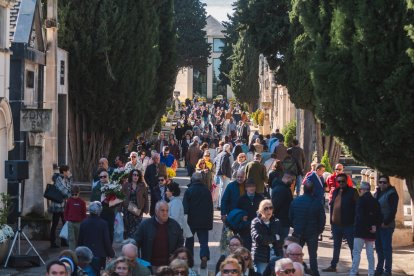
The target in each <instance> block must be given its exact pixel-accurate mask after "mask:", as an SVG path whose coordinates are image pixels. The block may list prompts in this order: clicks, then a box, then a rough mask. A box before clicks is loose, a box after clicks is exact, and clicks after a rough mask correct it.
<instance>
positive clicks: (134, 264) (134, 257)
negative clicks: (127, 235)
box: [122, 243, 151, 276]
mask: <svg viewBox="0 0 414 276" xmlns="http://www.w3.org/2000/svg"><path fill="white" fill-rule="evenodd" d="M122 256H124V257H125V258H126V259H127V260H128V264H129V266H130V267H131V268H132V273H131V274H132V276H147V275H148V276H149V275H151V271H150V270H149V269H148V268H147V267H145V266H144V265H143V264H141V262H140V261H139V259H138V247H136V246H135V245H134V244H132V243H127V244H125V245H124V246H122Z"/></svg>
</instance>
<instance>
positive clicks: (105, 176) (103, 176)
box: [99, 175, 108, 178]
mask: <svg viewBox="0 0 414 276" xmlns="http://www.w3.org/2000/svg"><path fill="white" fill-rule="evenodd" d="M107 177H108V176H107V175H100V176H99V178H107Z"/></svg>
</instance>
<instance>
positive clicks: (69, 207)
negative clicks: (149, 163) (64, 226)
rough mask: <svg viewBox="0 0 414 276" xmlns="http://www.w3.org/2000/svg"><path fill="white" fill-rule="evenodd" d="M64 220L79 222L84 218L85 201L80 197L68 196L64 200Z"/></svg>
mask: <svg viewBox="0 0 414 276" xmlns="http://www.w3.org/2000/svg"><path fill="white" fill-rule="evenodd" d="M64 217H65V221H70V222H81V221H82V220H84V219H85V218H86V203H85V201H84V200H83V199H81V198H79V197H78V198H73V197H71V198H69V199H68V200H67V201H66V207H65V213H64Z"/></svg>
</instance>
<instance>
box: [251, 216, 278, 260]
mask: <svg viewBox="0 0 414 276" xmlns="http://www.w3.org/2000/svg"><path fill="white" fill-rule="evenodd" d="M251 234H252V241H253V243H252V257H253V260H254V261H255V262H261V263H268V262H269V259H270V246H269V245H270V244H272V247H273V250H274V252H275V254H276V255H277V256H280V255H281V245H282V242H281V241H280V222H279V220H278V219H276V218H274V217H272V218H271V219H270V223H269V225H266V224H265V223H264V221H263V220H262V219H261V215H260V214H259V215H258V216H257V217H256V218H255V219H253V221H252V225H251ZM276 235H277V236H276Z"/></svg>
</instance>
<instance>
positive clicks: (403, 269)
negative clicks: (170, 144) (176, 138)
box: [0, 169, 414, 276]
mask: <svg viewBox="0 0 414 276" xmlns="http://www.w3.org/2000/svg"><path fill="white" fill-rule="evenodd" d="M175 180H176V182H178V183H179V184H180V186H181V189H182V195H183V194H184V192H185V190H186V189H187V186H186V185H187V184H188V183H189V178H188V177H186V176H185V171H184V170H183V169H178V176H177V177H176V179H175ZM329 227H330V226H327V227H326V228H327V229H326V230H325V232H324V234H323V236H324V239H323V241H322V242H320V243H319V250H318V263H319V268H320V270H321V269H322V268H325V267H328V266H329V264H330V260H331V258H332V247H333V245H332V241H331V240H329V239H328V237H329V235H330V233H329V230H330V228H329ZM221 229H222V222H221V220H220V212H218V211H215V212H214V228H213V230H212V231H210V234H209V240H210V242H209V247H210V254H211V260H210V261H209V263H208V267H207V269H204V270H200V269H199V265H200V258H199V248H200V247H199V244H198V242H196V243H195V246H194V247H195V248H194V250H195V252H194V253H195V258H194V259H195V267H194V269H195V270H196V271H198V272H199V274H200V276H204V275H209V276H210V275H214V270H215V265H216V262H217V260H218V258H219V257H220V250H219V242H218V241H219V240H220V236H221ZM196 241H197V239H196ZM34 244H35V247H36V249H37V250H38V251H39V253H40V254H41V256H42V257H43V258H44V259H45V261H46V262H48V261H51V260H53V259H56V258H57V256H58V255H59V252H60V251H61V249H50V248H49V242H47V241H34ZM24 248H25V245H24V242H22V249H23V250H22V251H23V252H25V251H24ZM114 248H115V250H116V252H117V255H119V253H120V245H119V244H114ZM65 249H66V248H65ZM304 253H305V261H306V262H308V256H307V248H306V247H305V249H304ZM393 254H394V255H393V259H394V274H393V275H414V246H410V247H404V248H396V249H394V252H393ZM350 267H351V254H350V251H349V248H348V247H347V246H346V245H344V246H343V247H342V250H341V257H340V262H339V264H338V272H337V273H321V275H347V274H348V273H349V269H350ZM367 267H368V265H367V261H366V258H365V252H363V253H362V256H361V265H360V268H361V269H360V274H359V275H367ZM0 275H1V276H8V275H27V276H39V275H45V266H41V267H27V268H18V269H15V268H7V269H4V268H3V266H1V268H0Z"/></svg>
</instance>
